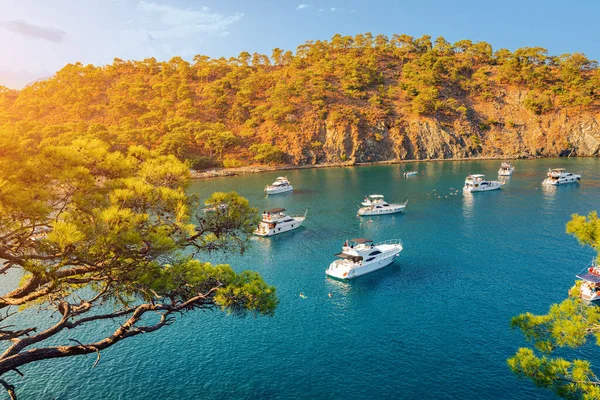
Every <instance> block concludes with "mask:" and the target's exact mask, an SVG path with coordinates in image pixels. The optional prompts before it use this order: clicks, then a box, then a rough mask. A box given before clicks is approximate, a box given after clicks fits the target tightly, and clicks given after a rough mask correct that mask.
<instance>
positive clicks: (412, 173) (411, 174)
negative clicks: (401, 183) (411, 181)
mask: <svg viewBox="0 0 600 400" xmlns="http://www.w3.org/2000/svg"><path fill="white" fill-rule="evenodd" d="M416 174H418V172H417V171H407V172H405V173H404V176H405V177H408V176H414V175H416Z"/></svg>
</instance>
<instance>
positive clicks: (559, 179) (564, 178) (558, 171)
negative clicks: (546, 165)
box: [542, 168, 581, 186]
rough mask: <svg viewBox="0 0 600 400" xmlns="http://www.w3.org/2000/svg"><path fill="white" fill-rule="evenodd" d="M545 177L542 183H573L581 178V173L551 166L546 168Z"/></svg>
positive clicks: (556, 184)
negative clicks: (573, 172)
mask: <svg viewBox="0 0 600 400" xmlns="http://www.w3.org/2000/svg"><path fill="white" fill-rule="evenodd" d="M547 176H548V177H547V178H546V179H544V181H543V182H542V184H544V185H555V186H558V185H562V184H565V183H575V182H577V181H579V180H580V179H581V175H576V174H572V173H570V172H567V171H566V170H565V169H564V168H551V169H549V170H548V174H547Z"/></svg>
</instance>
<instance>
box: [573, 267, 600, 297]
mask: <svg viewBox="0 0 600 400" xmlns="http://www.w3.org/2000/svg"><path fill="white" fill-rule="evenodd" d="M576 276H577V277H578V278H579V279H581V280H582V281H583V282H582V283H581V286H580V287H579V295H580V297H581V298H582V299H583V300H588V301H596V300H600V267H598V263H597V262H596V261H595V260H594V261H592V263H591V264H589V265H588V267H587V268H586V269H584V270H583V271H581V272H580V273H579V274H577V275H576Z"/></svg>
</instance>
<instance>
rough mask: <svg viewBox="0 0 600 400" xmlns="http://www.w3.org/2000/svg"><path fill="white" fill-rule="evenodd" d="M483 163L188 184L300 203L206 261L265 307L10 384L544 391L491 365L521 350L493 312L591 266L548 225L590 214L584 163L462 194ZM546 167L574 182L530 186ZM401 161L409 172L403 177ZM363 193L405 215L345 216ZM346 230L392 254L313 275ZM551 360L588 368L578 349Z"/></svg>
mask: <svg viewBox="0 0 600 400" xmlns="http://www.w3.org/2000/svg"><path fill="white" fill-rule="evenodd" d="M499 164H500V162H499V161H481V162H479V161H471V162H444V163H441V162H440V163H415V164H405V165H389V166H372V167H359V168H333V169H313V170H298V171H287V172H286V173H285V174H286V175H287V176H288V178H289V179H290V181H291V182H292V184H293V185H294V187H295V188H296V190H295V191H294V192H293V193H291V194H284V195H278V196H270V197H268V198H267V197H265V196H264V194H263V192H262V189H263V187H264V186H265V184H267V183H270V182H272V181H273V180H274V179H275V178H276V176H278V175H280V174H281V173H265V174H254V175H247V176H240V177H235V178H224V179H215V180H203V181H197V182H194V183H193V185H192V187H191V189H190V190H191V192H193V193H195V194H198V195H199V196H200V197H201V198H202V199H204V198H206V197H207V196H208V195H209V194H210V193H211V192H213V191H217V190H220V191H230V190H236V191H237V192H239V193H240V194H241V195H243V196H245V197H247V198H248V199H249V200H250V202H251V204H252V205H254V206H256V207H258V208H259V209H263V208H271V207H285V208H287V209H288V212H289V213H298V214H300V213H303V212H304V210H305V209H308V219H307V221H306V223H305V225H304V227H302V228H301V229H299V230H297V231H294V232H290V233H286V234H283V235H280V236H275V237H273V238H270V239H268V238H267V239H263V238H255V239H253V241H252V242H253V246H252V248H251V249H250V250H249V251H248V252H247V253H246V254H245V255H244V256H243V257H240V256H238V255H229V256H227V257H224V256H219V257H213V258H212V259H211V261H213V262H227V263H230V264H232V265H233V266H234V267H235V268H236V269H238V270H242V269H254V270H257V271H259V272H260V273H261V274H262V276H263V277H264V278H265V279H266V280H267V281H268V282H269V283H271V284H273V285H275V286H276V287H277V289H278V294H279V298H280V301H281V303H280V306H279V308H278V309H277V312H276V315H275V316H274V317H273V318H244V319H240V318H235V317H232V316H227V315H224V314H221V313H217V312H212V313H211V312H207V313H202V312H195V313H190V314H187V315H185V316H183V317H180V318H179V321H178V322H177V323H176V324H174V325H173V326H171V327H167V328H163V329H162V330H160V331H159V332H156V333H152V334H149V335H147V336H145V337H143V338H135V339H133V340H127V341H125V342H123V343H121V344H119V345H117V346H116V347H113V348H112V349H109V350H107V351H105V352H103V355H102V360H101V362H100V364H99V365H98V367H96V368H95V369H91V367H92V365H93V363H94V361H95V356H88V357H81V358H73V359H70V360H60V361H50V362H45V363H42V364H40V365H37V366H29V367H26V368H23V372H25V373H26V377H25V378H24V379H21V378H18V377H17V376H15V377H14V378H13V379H11V383H13V384H15V385H17V386H18V390H19V392H20V393H21V395H22V396H23V398H35V399H134V400H138V399H178V400H184V399H223V398H234V399H256V398H264V399H287V398H302V399H330V398H348V399H360V398H367V397H369V398H427V399H452V398H461V399H479V398H483V397H485V398H487V399H489V398H492V399H514V398H531V399H547V398H554V396H553V395H552V394H551V393H550V392H546V391H543V390H539V389H535V388H534V387H533V385H532V384H531V383H530V382H528V381H523V380H519V379H518V378H516V377H515V376H514V375H513V374H512V373H511V372H510V371H509V369H508V367H507V365H506V359H507V358H508V357H510V356H512V355H513V354H514V353H515V352H516V350H517V349H518V348H519V347H520V346H523V345H524V340H523V337H522V335H521V334H520V332H518V331H512V330H511V329H510V327H509V322H510V318H511V317H512V316H514V315H516V314H519V313H521V312H525V311H532V312H536V313H543V312H545V311H546V310H547V308H548V306H549V305H550V304H551V303H553V302H558V301H561V300H562V299H564V298H565V297H566V295H567V291H568V289H569V287H570V286H571V285H572V283H573V281H574V275H575V274H576V273H578V272H579V271H580V270H581V269H582V268H583V267H584V266H585V265H586V264H587V263H588V262H589V261H590V260H591V258H592V252H591V251H590V250H589V249H584V248H582V247H580V246H579V245H578V244H577V243H576V240H575V239H574V238H572V237H570V236H567V235H566V234H565V233H564V230H565V224H566V222H567V221H568V220H569V217H570V215H571V214H572V213H575V212H577V213H588V212H589V211H591V210H599V211H600V159H597V158H590V159H560V160H558V159H554V160H552V159H545V160H535V161H515V162H514V163H513V164H514V165H515V167H516V172H515V175H514V176H512V177H511V178H508V179H507V184H506V185H505V186H504V187H503V189H502V190H500V191H495V192H488V193H475V194H473V195H469V196H467V195H463V194H462V189H461V188H462V184H463V182H464V178H465V176H466V175H467V174H469V173H484V174H486V175H487V176H488V178H494V179H495V177H496V176H497V170H498V167H499ZM558 166H564V167H566V168H567V169H568V170H569V171H571V172H574V173H582V174H583V180H582V181H581V183H580V184H574V185H565V186H562V187H558V188H549V189H547V188H542V185H541V181H542V180H543V178H544V175H545V171H546V170H547V169H548V168H549V167H558ZM407 170H417V171H419V175H418V176H415V177H410V178H404V177H403V176H402V173H403V172H404V171H407ZM456 190H458V192H456ZM372 193H380V194H383V195H385V196H386V199H387V200H388V201H404V200H406V199H407V198H408V200H409V203H408V207H407V209H406V212H405V213H404V214H397V215H393V216H382V217H372V218H365V217H363V218H358V217H356V211H357V209H358V204H359V203H360V201H361V199H362V198H363V196H364V195H366V194H372ZM356 236H365V237H369V238H371V239H373V240H375V241H380V240H385V239H392V238H401V239H402V240H403V242H404V251H403V252H402V254H401V256H400V257H399V259H398V260H397V261H396V262H395V263H394V264H393V265H391V266H389V267H387V268H385V269H383V270H381V271H378V272H375V273H372V274H369V275H366V276H363V277H360V278H358V279H356V280H354V281H350V282H338V281H333V280H330V279H327V278H326V276H325V269H326V268H327V266H328V265H329V263H330V262H331V261H332V260H333V256H332V255H333V254H334V253H336V252H339V251H340V247H341V245H342V243H343V241H344V240H345V239H346V238H350V237H356ZM300 292H303V293H304V294H306V296H308V297H307V298H306V299H301V298H300V297H299V296H298V295H299V293H300ZM328 293H331V294H332V298H329V297H328ZM30 318H34V316H30ZM86 334H87V335H89V336H90V337H96V335H94V333H93V332H86ZM567 354H568V355H572V354H575V355H578V356H581V357H588V358H589V359H590V360H591V361H592V363H593V366H595V367H597V368H598V369H599V370H600V351H598V350H597V348H595V347H594V346H590V347H586V348H585V349H580V350H577V352H576V353H567ZM2 396H3V395H2Z"/></svg>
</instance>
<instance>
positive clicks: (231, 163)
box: [223, 158, 246, 168]
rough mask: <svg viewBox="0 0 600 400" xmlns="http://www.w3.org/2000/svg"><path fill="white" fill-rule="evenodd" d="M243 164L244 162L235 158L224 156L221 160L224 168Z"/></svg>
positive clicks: (237, 166)
mask: <svg viewBox="0 0 600 400" xmlns="http://www.w3.org/2000/svg"><path fill="white" fill-rule="evenodd" d="M244 165H246V163H245V162H243V161H240V160H238V159H235V158H226V159H224V160H223V166H224V167H225V168H239V167H243V166H244Z"/></svg>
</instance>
